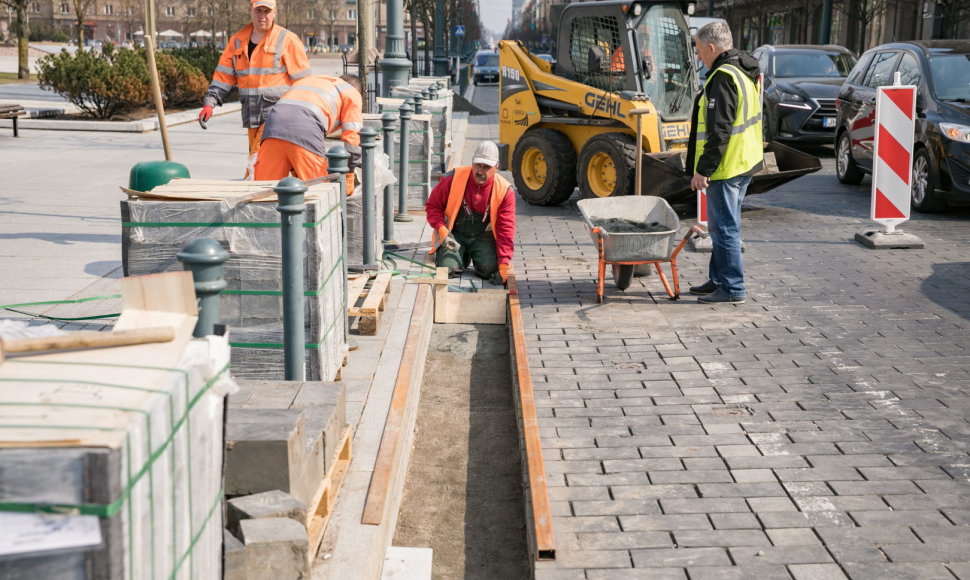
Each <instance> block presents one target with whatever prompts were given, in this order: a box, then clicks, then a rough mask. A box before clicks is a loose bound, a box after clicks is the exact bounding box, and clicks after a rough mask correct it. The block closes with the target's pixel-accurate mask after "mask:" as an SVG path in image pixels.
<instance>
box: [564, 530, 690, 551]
mask: <svg viewBox="0 0 970 580" xmlns="http://www.w3.org/2000/svg"><path fill="white" fill-rule="evenodd" d="M577 538H578V539H579V545H580V548H582V549H583V550H618V549H634V548H672V547H674V543H673V540H672V539H671V537H670V534H669V533H667V532H620V533H581V534H577Z"/></svg>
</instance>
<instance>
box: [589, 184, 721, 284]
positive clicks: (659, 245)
mask: <svg viewBox="0 0 970 580" xmlns="http://www.w3.org/2000/svg"><path fill="white" fill-rule="evenodd" d="M577 205H578V206H579V212H580V213H581V214H582V216H583V221H584V222H585V224H586V229H588V230H589V233H590V237H592V239H593V243H594V244H596V248H597V251H598V253H599V267H598V269H597V277H596V298H597V300H598V301H599V302H603V299H604V296H603V294H604V290H603V287H604V285H605V283H606V265H607V264H610V265H611V266H612V269H613V283H614V284H616V287H617V288H618V289H620V290H626V289H627V288H629V287H630V282H632V281H633V274H634V272H635V270H636V269H637V266H638V265H641V264H653V266H654V267H655V268H656V270H657V275H658V276H659V277H660V281H661V282H662V283H663V285H664V290H666V291H667V295H668V296H669V297H670V299H671V300H677V299H678V298H680V278H679V277H678V275H677V254H679V253H680V251H681V250H682V249H683V247H684V245H685V244H686V243H687V240H689V239H690V238H691V236H693V235H694V234H695V233H699V232H701V231H703V230H701V229H700V228H698V227H697V226H694V227H692V228H691V229H690V231H688V232H687V234H686V235H685V236H684V237H683V239H681V241H680V243H679V244H677V245H676V246H675V245H674V243H675V238H676V236H677V230H678V229H680V219H678V217H677V214H676V213H675V212H674V210H673V209H672V208H671V207H670V205H669V204H668V203H667V201H666V200H664V199H663V198H661V197H655V196H649V195H638V196H619V197H603V198H595V199H583V200H580V201H579V202H578V203H577ZM665 262H669V263H670V272H671V278H672V279H673V287H671V284H670V282H669V281H668V280H667V276H666V275H665V274H664V271H663V268H661V264H663V263H665Z"/></svg>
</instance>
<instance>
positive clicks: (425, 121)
mask: <svg viewBox="0 0 970 580" xmlns="http://www.w3.org/2000/svg"><path fill="white" fill-rule="evenodd" d="M403 102H404V100H403V99H385V98H379V99H377V103H378V106H380V107H381V114H383V113H385V112H390V113H394V114H395V115H397V113H398V108H399V107H400V105H401V103H403ZM381 114H376V113H375V114H366V115H364V125H366V126H368V127H374V128H375V129H377V130H378V131H379V130H381V120H380V119H381ZM391 136H392V138H393V139H394V146H393V148H392V152H393V153H392V155H391V162H392V164H393V167H392V168H391V170H392V171H393V172H394V175H395V176H397V172H398V167H399V163H400V151H401V125H400V121H398V122H397V123H395V124H394V132H393V133H391ZM408 137H409V138H410V141H409V150H408V171H407V175H408V182H407V187H408V209H414V210H423V209H424V202H425V201H427V199H428V196H429V195H430V194H431V185H432V183H433V182H434V178H433V172H432V165H431V159H432V157H433V155H434V151H433V149H432V145H433V138H434V134H433V132H432V130H431V115H430V114H428V113H423V114H421V115H414V114H412V115H411V119H410V120H409V121H408ZM395 191H396V190H395ZM396 199H397V198H396V197H395V200H396ZM396 207H397V204H395V208H396Z"/></svg>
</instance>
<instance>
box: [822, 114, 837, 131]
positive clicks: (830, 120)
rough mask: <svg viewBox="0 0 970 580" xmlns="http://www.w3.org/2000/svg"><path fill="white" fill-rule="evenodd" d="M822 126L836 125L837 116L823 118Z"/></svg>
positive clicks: (828, 127) (827, 127)
mask: <svg viewBox="0 0 970 580" xmlns="http://www.w3.org/2000/svg"><path fill="white" fill-rule="evenodd" d="M822 126H823V127H825V128H826V129H831V128H832V127H835V117H824V118H823V119H822Z"/></svg>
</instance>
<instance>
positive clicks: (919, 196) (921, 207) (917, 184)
mask: <svg viewBox="0 0 970 580" xmlns="http://www.w3.org/2000/svg"><path fill="white" fill-rule="evenodd" d="M935 175H936V171H935V169H934V168H933V160H932V159H930V153H929V151H927V150H926V149H924V148H922V147H920V148H919V149H917V150H916V153H914V154H913V182H912V189H911V192H912V195H911V198H912V202H913V209H915V210H916V211H919V212H923V213H932V212H938V211H942V210H943V209H945V208H946V201H945V200H944V199H943V198H942V197H941V196H940V194H939V193H938V192H937V191H936V178H935V177H934V176H935Z"/></svg>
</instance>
